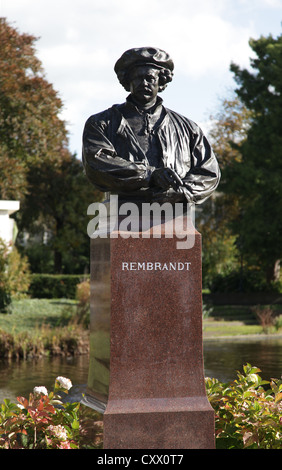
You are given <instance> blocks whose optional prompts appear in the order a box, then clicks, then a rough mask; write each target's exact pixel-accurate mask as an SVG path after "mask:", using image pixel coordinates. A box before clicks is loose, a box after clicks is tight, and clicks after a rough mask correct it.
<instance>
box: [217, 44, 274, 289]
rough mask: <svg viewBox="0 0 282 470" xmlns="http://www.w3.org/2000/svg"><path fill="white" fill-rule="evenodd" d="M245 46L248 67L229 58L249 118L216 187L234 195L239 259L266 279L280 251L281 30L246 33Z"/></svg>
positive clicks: (270, 278)
mask: <svg viewBox="0 0 282 470" xmlns="http://www.w3.org/2000/svg"><path fill="white" fill-rule="evenodd" d="M250 46H251V48H252V50H253V51H254V53H255V58H253V59H251V67H252V70H247V69H240V67H239V66H238V65H235V64H232V65H231V71H232V72H233V73H234V76H235V80H236V82H237V84H238V88H237V90H236V93H237V95H238V97H239V99H240V100H241V102H242V103H243V104H244V105H245V106H246V107H247V109H248V110H250V111H251V121H250V126H249V128H248V130H247V138H246V139H245V140H244V141H243V143H242V145H241V146H240V155H241V158H240V159H239V160H233V161H232V162H230V164H228V165H226V167H225V168H224V169H223V172H222V184H221V191H223V192H224V193H225V195H226V197H232V198H234V197H235V198H236V200H237V213H234V214H233V215H232V218H231V219H232V220H231V223H230V227H231V229H232V232H233V234H234V235H236V237H237V247H238V250H239V252H240V254H241V256H242V258H243V259H244V262H245V263H246V264H247V265H248V266H252V265H253V266H254V265H255V266H257V267H259V269H260V270H261V271H262V272H263V273H264V276H265V279H266V281H267V282H268V283H270V282H272V281H274V280H277V279H278V274H279V270H278V269H277V268H278V261H279V260H280V259H281V257H282V238H281V237H282V217H281V214H282V182H281V177H280V175H281V171H282V134H281V127H282V54H281V49H282V35H280V36H278V37H277V38H273V37H272V36H271V35H270V36H268V37H260V38H259V39H257V40H254V39H252V40H250Z"/></svg>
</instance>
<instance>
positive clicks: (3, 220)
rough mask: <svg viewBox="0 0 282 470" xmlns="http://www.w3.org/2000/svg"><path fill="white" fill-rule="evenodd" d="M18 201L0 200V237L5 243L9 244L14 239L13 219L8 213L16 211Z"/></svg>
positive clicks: (14, 227)
mask: <svg viewBox="0 0 282 470" xmlns="http://www.w3.org/2000/svg"><path fill="white" fill-rule="evenodd" d="M19 208H20V201H2V200H0V238H2V240H3V241H4V242H5V243H6V244H7V246H9V245H11V244H12V243H13V241H14V239H15V236H14V235H15V229H16V225H15V221H14V220H13V219H11V218H10V215H11V214H13V213H14V212H16V211H18V210H19Z"/></svg>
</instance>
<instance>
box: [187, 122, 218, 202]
mask: <svg viewBox="0 0 282 470" xmlns="http://www.w3.org/2000/svg"><path fill="white" fill-rule="evenodd" d="M190 150H191V168H190V170H189V171H188V173H187V174H186V175H185V177H184V178H183V183H184V188H183V191H184V193H185V195H186V198H187V199H188V200H189V199H190V201H191V202H194V203H195V204H201V203H202V202H204V201H205V200H206V199H208V197H210V195H211V194H212V193H213V191H214V190H215V189H216V188H217V186H218V184H219V181H220V169H219V165H218V162H217V160H216V158H215V155H214V153H213V151H212V148H211V146H210V144H209V142H208V140H207V138H206V137H205V136H204V134H203V132H202V130H201V129H200V128H199V127H198V126H197V131H196V132H195V133H194V132H193V135H192V139H191V142H190Z"/></svg>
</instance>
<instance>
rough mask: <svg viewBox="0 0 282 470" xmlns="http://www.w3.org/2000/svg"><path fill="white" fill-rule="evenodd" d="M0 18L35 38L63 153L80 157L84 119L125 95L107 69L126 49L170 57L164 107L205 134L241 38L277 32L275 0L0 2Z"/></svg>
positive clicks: (228, 82)
mask: <svg viewBox="0 0 282 470" xmlns="http://www.w3.org/2000/svg"><path fill="white" fill-rule="evenodd" d="M0 16H2V17H6V18H7V19H8V21H9V22H10V23H11V24H13V25H14V26H15V27H16V28H18V29H19V31H20V32H27V33H30V34H33V35H34V36H36V37H39V38H40V39H39V40H38V41H37V55H38V57H39V58H40V59H41V60H42V63H43V67H44V70H45V74H46V78H47V79H48V80H49V81H50V82H51V83H52V84H53V85H54V88H55V89H56V90H57V91H58V93H59V95H60V97H61V98H62V100H63V102H64V111H63V113H62V118H63V119H65V120H66V122H67V128H68V130H69V137H70V150H71V151H72V152H76V153H77V155H78V156H80V154H81V135H82V131H83V127H84V123H85V121H86V119H87V118H88V117H89V116H90V115H91V114H94V113H97V112H99V111H102V110H103V109H106V108H107V107H109V106H111V105H112V104H113V103H120V102H123V101H124V100H125V98H126V96H127V93H126V92H125V91H124V90H123V88H122V87H121V86H120V84H119V83H118V81H117V79H116V76H115V73H114V71H113V66H114V63H115V62H116V60H117V59H118V58H119V57H120V55H121V54H122V53H123V52H124V51H125V50H126V49H129V48H131V47H138V46H157V47H160V48H162V49H165V50H166V51H167V52H169V53H170V54H171V56H172V58H173V60H174V63H175V73H174V79H173V81H172V82H171V83H170V84H169V85H168V87H167V89H166V90H165V91H164V92H163V93H162V98H163V99H164V104H165V105H166V106H167V107H169V108H171V109H173V110H174V111H177V112H179V113H181V114H183V115H185V116H186V117H189V118H190V119H192V120H194V121H195V122H197V123H198V124H199V125H200V126H201V127H202V128H203V130H204V131H207V130H208V124H209V117H210V115H211V114H215V113H216V111H217V109H218V107H219V104H220V99H221V98H224V97H228V96H230V93H231V91H232V90H233V89H234V88H235V83H234V80H233V76H232V74H231V73H230V71H229V65H230V63H231V61H234V62H235V63H237V64H239V65H240V66H242V67H248V66H249V58H250V56H251V54H252V51H251V49H250V48H249V45H248V41H249V38H250V37H253V38H258V37H259V36H261V35H265V36H267V35H269V34H272V35H273V36H274V37H277V36H278V35H280V34H281V31H282V28H281V22H282V0H197V1H195V0H142V2H141V1H140V2H137V1H136V0H103V1H101V0H56V1H55V0H0Z"/></svg>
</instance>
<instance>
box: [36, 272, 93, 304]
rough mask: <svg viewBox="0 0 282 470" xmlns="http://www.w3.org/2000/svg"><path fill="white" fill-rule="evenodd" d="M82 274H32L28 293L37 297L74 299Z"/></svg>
mask: <svg viewBox="0 0 282 470" xmlns="http://www.w3.org/2000/svg"><path fill="white" fill-rule="evenodd" d="M84 277H85V276H84V275H76V274H73V275H72V274H32V276H31V283H30V287H29V294H30V295H31V297H33V298H37V299H59V298H66V299H75V298H76V289H77V285H78V284H79V283H80V282H81V280H82V279H83V278H84Z"/></svg>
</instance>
